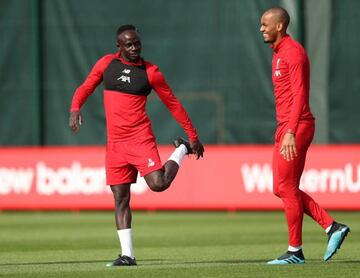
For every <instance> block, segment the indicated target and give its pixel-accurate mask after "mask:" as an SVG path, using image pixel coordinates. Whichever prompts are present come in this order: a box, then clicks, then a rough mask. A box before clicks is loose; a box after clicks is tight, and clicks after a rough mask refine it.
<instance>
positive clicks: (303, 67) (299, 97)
mask: <svg viewBox="0 0 360 278" xmlns="http://www.w3.org/2000/svg"><path fill="white" fill-rule="evenodd" d="M288 57H289V61H288V65H289V76H290V84H291V94H292V97H293V102H292V107H291V112H290V113H291V114H290V118H289V123H288V126H287V128H286V131H287V132H286V134H285V135H284V138H283V142H282V145H281V148H280V153H281V154H282V155H283V157H284V159H286V160H287V161H290V160H293V159H294V158H295V157H296V156H297V151H296V144H295V134H296V130H297V127H298V124H299V120H300V117H301V113H302V111H303V109H304V106H305V104H306V98H307V91H306V90H307V89H306V80H305V79H306V78H309V77H308V74H309V72H308V68H307V67H308V65H307V64H306V63H307V58H306V57H305V56H304V55H301V54H300V53H298V52H295V53H289V54H288Z"/></svg>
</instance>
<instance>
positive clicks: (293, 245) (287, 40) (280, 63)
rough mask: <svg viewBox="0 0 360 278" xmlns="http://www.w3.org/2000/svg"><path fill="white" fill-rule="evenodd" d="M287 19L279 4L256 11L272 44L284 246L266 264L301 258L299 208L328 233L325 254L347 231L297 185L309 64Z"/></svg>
mask: <svg viewBox="0 0 360 278" xmlns="http://www.w3.org/2000/svg"><path fill="white" fill-rule="evenodd" d="M289 22H290V17H289V14H288V13H287V11H286V10H284V9H283V8H272V9H269V10H268V11H266V12H265V13H264V14H263V15H262V17H261V28H260V32H261V33H262V34H263V38H264V42H265V43H269V44H270V45H271V47H272V48H273V50H274V54H273V59H272V81H273V85H274V95H275V105H276V118H277V122H278V127H277V130H276V133H275V148H274V155H273V174H274V181H273V182H274V185H273V186H274V188H273V190H274V194H275V195H276V196H278V197H279V198H281V200H282V201H283V204H284V208H285V214H286V220H287V224H288V235H289V247H288V251H287V252H286V253H285V254H284V255H282V256H281V257H279V258H278V259H275V260H272V261H270V262H268V263H269V264H298V263H304V262H305V258H304V255H303V252H302V222H303V214H304V213H306V214H307V215H309V216H310V217H311V218H313V219H314V220H315V221H316V222H317V223H318V224H319V225H320V226H321V227H322V228H323V229H324V230H325V231H326V233H327V235H328V245H327V249H326V252H325V255H324V260H325V261H327V260H329V259H330V258H331V257H332V256H333V255H334V254H335V252H336V250H337V249H339V248H340V246H341V244H342V242H343V240H344V239H345V237H346V235H347V234H348V232H349V231H350V229H349V227H347V226H346V225H344V224H340V223H337V222H335V221H334V220H333V218H332V217H331V216H330V215H329V214H328V213H327V212H326V211H325V210H324V209H323V208H321V207H320V206H319V205H318V204H317V203H316V202H315V201H314V200H313V199H312V198H311V197H310V196H309V195H308V194H306V193H305V192H303V191H302V190H300V189H299V183H300V177H301V174H302V172H303V169H304V165H305V158H306V152H307V150H308V147H309V145H310V143H311V141H312V139H313V136H314V130H315V119H314V117H313V115H312V113H311V111H310V107H309V89H310V86H309V83H310V82H309V78H310V65H309V59H308V56H307V54H306V52H305V49H304V48H303V47H302V46H301V45H300V44H299V43H298V42H296V41H295V40H293V39H292V38H291V37H290V36H289V35H287V33H286V29H287V27H288V24H289Z"/></svg>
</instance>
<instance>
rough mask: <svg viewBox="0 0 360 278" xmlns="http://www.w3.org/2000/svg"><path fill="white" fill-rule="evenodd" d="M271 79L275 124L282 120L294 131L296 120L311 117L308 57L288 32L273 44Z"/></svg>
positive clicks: (287, 128)
mask: <svg viewBox="0 0 360 278" xmlns="http://www.w3.org/2000/svg"><path fill="white" fill-rule="evenodd" d="M272 81H273V84H274V95H275V106H276V119H277V122H278V125H280V124H284V123H286V124H287V127H286V130H287V131H288V132H291V133H296V129H297V126H298V123H299V121H302V120H314V116H313V115H312V113H311V111H310V106H309V90H310V62H309V58H308V56H307V54H306V51H305V49H304V48H303V47H302V45H301V44H300V43H298V42H297V41H295V40H293V39H292V38H291V37H290V36H288V35H286V36H285V37H283V38H282V39H281V41H280V42H279V43H278V44H277V45H276V46H275V47H274V54H273V59H272Z"/></svg>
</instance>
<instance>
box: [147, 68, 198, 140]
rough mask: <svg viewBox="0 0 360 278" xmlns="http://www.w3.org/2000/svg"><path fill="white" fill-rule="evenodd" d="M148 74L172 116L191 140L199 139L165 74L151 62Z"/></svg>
mask: <svg viewBox="0 0 360 278" xmlns="http://www.w3.org/2000/svg"><path fill="white" fill-rule="evenodd" d="M146 67H147V69H146V70H147V74H148V78H149V82H150V85H151V87H152V88H153V89H154V90H155V91H156V93H157V94H158V96H159V97H160V99H161V101H162V102H163V103H164V104H165V105H166V107H167V108H168V109H169V111H170V113H171V114H172V116H173V117H174V118H175V120H176V121H177V122H178V123H179V124H180V126H181V127H182V128H183V129H184V131H185V133H186V135H187V136H188V137H189V140H190V141H196V140H198V134H197V131H196V129H195V128H194V126H193V124H192V122H191V120H190V118H189V116H188V114H187V112H186V110H185V108H184V107H183V106H182V104H181V103H180V101H179V100H178V99H177V98H176V96H175V95H174V93H173V92H172V90H171V89H170V87H169V85H168V84H167V83H166V81H165V78H164V75H163V74H162V73H161V72H160V70H159V68H158V67H157V66H155V65H152V64H150V63H147V64H146Z"/></svg>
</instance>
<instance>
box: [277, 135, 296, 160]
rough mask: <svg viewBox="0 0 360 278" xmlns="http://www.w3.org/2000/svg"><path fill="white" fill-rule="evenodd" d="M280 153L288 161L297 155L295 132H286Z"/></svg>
mask: <svg viewBox="0 0 360 278" xmlns="http://www.w3.org/2000/svg"><path fill="white" fill-rule="evenodd" d="M280 154H281V155H282V156H283V157H284V159H285V160H287V161H291V160H293V159H294V158H295V157H296V156H297V152H296V146H295V135H294V134H293V133H290V132H287V133H285V135H284V139H283V141H282V144H281V148H280Z"/></svg>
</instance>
